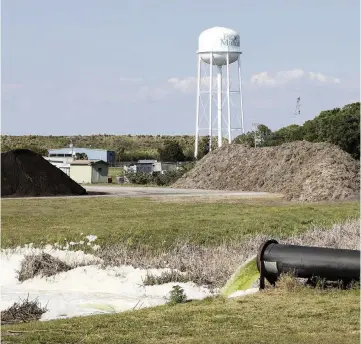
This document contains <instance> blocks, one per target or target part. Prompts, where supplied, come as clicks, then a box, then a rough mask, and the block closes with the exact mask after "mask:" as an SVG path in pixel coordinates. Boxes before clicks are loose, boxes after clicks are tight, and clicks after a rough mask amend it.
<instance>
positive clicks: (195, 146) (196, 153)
mask: <svg viewBox="0 0 361 344" xmlns="http://www.w3.org/2000/svg"><path fill="white" fill-rule="evenodd" d="M197 75H198V76H197V110H196V138H195V143H194V158H195V159H197V157H198V140H199V106H200V96H201V57H200V55H198V72H197Z"/></svg>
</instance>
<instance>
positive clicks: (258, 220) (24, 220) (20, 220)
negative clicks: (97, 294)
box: [2, 198, 360, 250]
mask: <svg viewBox="0 0 361 344" xmlns="http://www.w3.org/2000/svg"><path fill="white" fill-rule="evenodd" d="M359 204H360V203H359V202H337V203H329V204H327V203H319V204H297V203H289V202H282V201H279V200H278V201H277V200H265V201H262V200H237V201H235V200H232V201H227V200H223V201H219V202H213V203H209V202H208V203H207V202H195V203H190V202H182V203H176V202H169V203H166V202H164V201H162V202H159V201H156V200H148V199H122V198H84V199H80V198H76V199H75V198H74V199H69V198H68V199H38V200H4V201H3V202H2V247H14V246H18V245H23V244H26V243H34V244H35V245H40V244H46V243H50V244H54V243H55V242H59V243H63V242H64V240H65V239H67V241H68V242H69V241H72V240H73V241H77V240H79V238H80V235H81V233H84V235H89V234H92V235H97V236H98V238H99V239H98V240H97V243H98V244H99V245H101V246H108V245H112V244H114V243H119V242H127V243H129V244H134V245H135V244H142V245H145V246H148V247H150V248H151V249H153V250H156V249H164V248H168V247H169V246H171V245H173V244H174V243H175V242H176V241H182V242H191V243H196V244H201V245H206V246H208V245H217V244H220V243H222V242H224V241H231V240H234V241H240V240H243V239H244V238H245V237H247V236H250V235H254V234H258V233H263V234H267V235H269V236H272V237H284V236H288V235H291V234H297V233H300V232H303V231H305V230H306V229H308V228H310V226H311V225H322V226H328V225H331V224H332V223H335V222H341V221H343V220H344V219H346V218H358V217H359V214H360V208H359Z"/></svg>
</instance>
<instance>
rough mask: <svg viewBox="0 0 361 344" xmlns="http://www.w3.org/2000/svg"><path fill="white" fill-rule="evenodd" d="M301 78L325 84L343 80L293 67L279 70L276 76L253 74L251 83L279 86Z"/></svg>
mask: <svg viewBox="0 0 361 344" xmlns="http://www.w3.org/2000/svg"><path fill="white" fill-rule="evenodd" d="M301 79H308V80H312V81H317V82H321V83H324V84H326V83H327V84H339V83H340V82H341V80H340V79H338V78H335V77H330V76H326V75H324V74H322V73H319V72H317V73H315V72H308V73H307V72H305V71H303V70H302V69H292V70H285V71H280V72H277V73H276V74H275V75H274V76H271V75H269V74H268V72H261V73H257V74H253V75H252V77H251V84H253V85H258V86H279V85H284V84H287V83H289V82H293V81H296V80H301Z"/></svg>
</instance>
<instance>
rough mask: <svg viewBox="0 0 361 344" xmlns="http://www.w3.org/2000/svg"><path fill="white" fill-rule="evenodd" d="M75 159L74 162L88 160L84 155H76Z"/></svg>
mask: <svg viewBox="0 0 361 344" xmlns="http://www.w3.org/2000/svg"><path fill="white" fill-rule="evenodd" d="M75 159H76V160H88V156H87V155H86V154H85V153H76V154H75Z"/></svg>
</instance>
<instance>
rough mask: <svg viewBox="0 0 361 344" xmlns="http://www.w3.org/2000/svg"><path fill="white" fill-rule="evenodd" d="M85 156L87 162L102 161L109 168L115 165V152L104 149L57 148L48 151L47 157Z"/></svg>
mask: <svg viewBox="0 0 361 344" xmlns="http://www.w3.org/2000/svg"><path fill="white" fill-rule="evenodd" d="M77 153H78V154H86V155H87V157H88V160H103V161H105V162H107V163H108V164H109V165H110V166H113V165H114V163H115V152H114V151H109V150H106V149H93V148H76V147H73V148H70V147H66V148H58V149H48V155H49V157H62V158H63V157H64V158H66V157H72V154H73V155H76V154H77Z"/></svg>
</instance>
